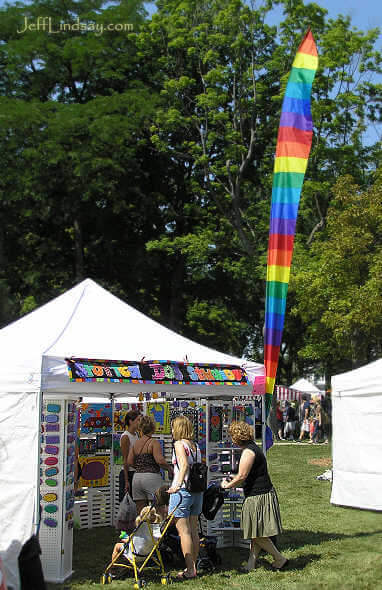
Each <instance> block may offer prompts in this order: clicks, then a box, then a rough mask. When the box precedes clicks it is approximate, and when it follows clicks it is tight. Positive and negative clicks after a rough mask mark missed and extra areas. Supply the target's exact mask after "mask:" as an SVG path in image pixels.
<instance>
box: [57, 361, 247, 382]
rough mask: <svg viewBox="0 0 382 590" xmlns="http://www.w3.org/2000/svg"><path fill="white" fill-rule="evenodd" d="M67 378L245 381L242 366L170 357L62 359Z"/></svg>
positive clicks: (85, 380) (142, 380)
mask: <svg viewBox="0 0 382 590" xmlns="http://www.w3.org/2000/svg"><path fill="white" fill-rule="evenodd" d="M66 363H67V366H68V372H69V379H70V381H77V382H78V381H80V382H81V381H83V382H92V381H106V382H117V383H118V382H120V383H121V382H122V383H151V384H158V385H170V384H177V385H193V384H196V383H197V384H199V385H248V379H247V376H246V373H245V371H244V369H242V368H240V367H236V366H232V365H210V364H197V365H196V364H191V363H177V362H174V361H163V360H161V361H147V362H140V363H137V362H133V361H112V360H94V359H83V358H71V359H66Z"/></svg>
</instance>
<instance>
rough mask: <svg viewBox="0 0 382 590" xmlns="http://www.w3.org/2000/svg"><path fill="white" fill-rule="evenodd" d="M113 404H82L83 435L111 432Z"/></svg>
mask: <svg viewBox="0 0 382 590" xmlns="http://www.w3.org/2000/svg"><path fill="white" fill-rule="evenodd" d="M111 425H112V415H111V404H82V405H81V433H82V434H91V433H97V432H111V430H112V428H111Z"/></svg>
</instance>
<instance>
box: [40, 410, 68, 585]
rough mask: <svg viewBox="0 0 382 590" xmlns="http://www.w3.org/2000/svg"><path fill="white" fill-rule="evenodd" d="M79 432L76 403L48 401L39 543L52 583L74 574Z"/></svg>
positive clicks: (43, 422)
mask: <svg viewBox="0 0 382 590" xmlns="http://www.w3.org/2000/svg"><path fill="white" fill-rule="evenodd" d="M75 430H76V416H75V406H74V403H73V402H70V401H63V400H62V399H61V400H60V399H50V398H44V402H43V406H42V416H41V431H42V432H41V451H40V507H41V521H40V531H39V540H40V545H41V550H42V565H43V571H44V576H45V579H46V580H47V581H49V582H63V581H64V580H65V579H66V578H68V577H69V576H70V575H71V574H72V544H73V510H74V461H75V440H76V432H75ZM58 556H59V557H58Z"/></svg>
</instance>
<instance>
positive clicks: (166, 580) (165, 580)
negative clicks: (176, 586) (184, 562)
mask: <svg viewBox="0 0 382 590" xmlns="http://www.w3.org/2000/svg"><path fill="white" fill-rule="evenodd" d="M160 581H161V584H162V586H168V585H169V583H170V581H171V578H170V576H169V575H168V574H167V575H166V576H162V577H161V580H160Z"/></svg>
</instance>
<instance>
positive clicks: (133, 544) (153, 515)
mask: <svg viewBox="0 0 382 590" xmlns="http://www.w3.org/2000/svg"><path fill="white" fill-rule="evenodd" d="M160 522H162V518H161V517H160V515H159V514H158V513H157V511H156V510H155V508H154V507H151V506H145V507H144V508H142V510H141V513H140V514H139V516H137V518H136V519H135V526H136V530H137V532H136V533H135V534H134V537H133V539H132V540H131V541H130V542H129V543H128V544H127V543H126V542H127V540H128V538H129V536H126V539H125V540H124V541H122V543H116V544H115V545H114V549H113V555H112V561H114V560H115V559H116V558H117V556H118V555H119V554H120V553H121V551H122V548H123V547H124V546H125V545H126V544H127V547H125V550H124V552H123V555H124V557H126V559H127V560H128V561H132V559H133V557H135V559H136V561H142V560H143V559H145V558H146V557H147V555H148V554H149V553H150V551H152V549H153V547H154V542H155V540H156V539H159V538H160V527H159V523H160ZM148 523H150V524H151V527H150V528H151V532H150V528H149V525H148ZM139 525H141V526H139ZM155 525H156V526H155ZM151 533H152V534H151ZM153 541H154V542H153Z"/></svg>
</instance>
